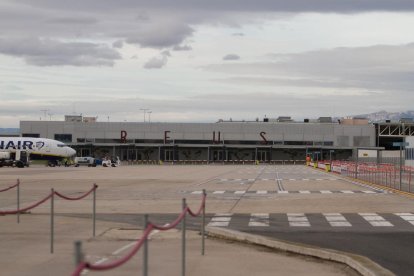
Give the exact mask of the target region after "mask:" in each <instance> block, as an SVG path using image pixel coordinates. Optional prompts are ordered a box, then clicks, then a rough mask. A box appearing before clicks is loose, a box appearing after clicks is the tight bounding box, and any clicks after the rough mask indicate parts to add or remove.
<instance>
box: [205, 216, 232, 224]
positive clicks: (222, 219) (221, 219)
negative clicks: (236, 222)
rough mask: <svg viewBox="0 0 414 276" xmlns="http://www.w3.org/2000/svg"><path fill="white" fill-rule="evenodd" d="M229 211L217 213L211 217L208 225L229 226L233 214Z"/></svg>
mask: <svg viewBox="0 0 414 276" xmlns="http://www.w3.org/2000/svg"><path fill="white" fill-rule="evenodd" d="M232 215H233V214H229V213H217V214H215V216H214V217H213V218H212V219H211V221H210V223H209V224H208V226H217V227H227V226H229V224H230V220H231V216H232Z"/></svg>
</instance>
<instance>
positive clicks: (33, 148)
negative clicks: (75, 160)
mask: <svg viewBox="0 0 414 276" xmlns="http://www.w3.org/2000/svg"><path fill="white" fill-rule="evenodd" d="M0 151H2V152H11V153H15V152H16V151H26V152H27V153H29V154H30V158H31V159H47V160H58V159H63V158H70V157H72V156H74V155H75V154H76V151H75V150H74V149H72V148H71V147H69V146H67V145H65V144H64V143H62V142H59V141H56V140H52V139H47V138H30V137H0Z"/></svg>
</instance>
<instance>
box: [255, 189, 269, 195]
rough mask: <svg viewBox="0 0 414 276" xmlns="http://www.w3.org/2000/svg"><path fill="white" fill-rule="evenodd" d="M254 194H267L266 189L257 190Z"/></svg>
mask: <svg viewBox="0 0 414 276" xmlns="http://www.w3.org/2000/svg"><path fill="white" fill-rule="evenodd" d="M256 194H259V195H263V194H267V191H261V190H259V191H257V192H256Z"/></svg>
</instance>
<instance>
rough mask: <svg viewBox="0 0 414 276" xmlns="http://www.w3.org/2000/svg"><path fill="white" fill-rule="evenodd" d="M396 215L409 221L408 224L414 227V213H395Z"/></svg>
mask: <svg viewBox="0 0 414 276" xmlns="http://www.w3.org/2000/svg"><path fill="white" fill-rule="evenodd" d="M395 215H397V216H399V217H400V218H402V219H403V220H405V221H407V222H408V223H410V224H412V225H414V214H412V213H395Z"/></svg>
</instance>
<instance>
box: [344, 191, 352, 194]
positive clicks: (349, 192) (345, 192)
mask: <svg viewBox="0 0 414 276" xmlns="http://www.w3.org/2000/svg"><path fill="white" fill-rule="evenodd" d="M341 193H343V194H354V193H355V192H353V191H341Z"/></svg>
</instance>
